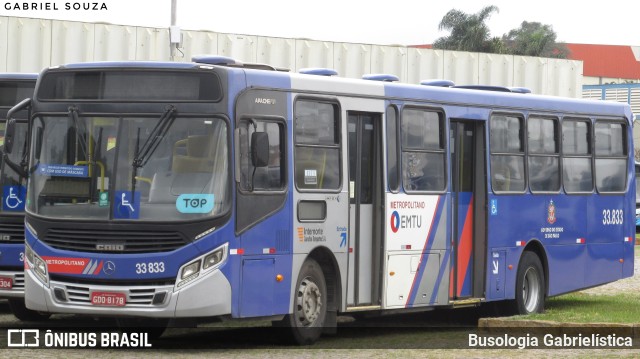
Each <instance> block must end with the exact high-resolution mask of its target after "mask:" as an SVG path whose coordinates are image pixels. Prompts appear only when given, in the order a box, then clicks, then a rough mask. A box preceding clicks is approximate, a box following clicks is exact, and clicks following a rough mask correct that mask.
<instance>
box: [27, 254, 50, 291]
mask: <svg viewBox="0 0 640 359" xmlns="http://www.w3.org/2000/svg"><path fill="white" fill-rule="evenodd" d="M24 256H25V259H26V260H27V261H28V262H29V266H30V267H31V268H32V270H33V273H35V274H36V277H38V279H40V280H41V281H42V282H43V283H44V284H47V283H48V282H49V279H48V278H47V263H46V262H45V261H44V260H43V259H42V258H40V257H39V256H38V255H37V254H36V253H35V252H34V251H33V249H31V247H29V246H28V245H25V250H24Z"/></svg>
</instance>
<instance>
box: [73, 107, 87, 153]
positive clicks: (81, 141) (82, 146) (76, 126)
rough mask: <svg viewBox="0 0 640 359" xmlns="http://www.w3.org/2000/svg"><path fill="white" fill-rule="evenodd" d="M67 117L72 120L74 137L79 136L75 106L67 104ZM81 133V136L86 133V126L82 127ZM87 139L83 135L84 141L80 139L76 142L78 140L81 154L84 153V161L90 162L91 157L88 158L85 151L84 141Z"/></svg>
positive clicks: (85, 144) (78, 123)
mask: <svg viewBox="0 0 640 359" xmlns="http://www.w3.org/2000/svg"><path fill="white" fill-rule="evenodd" d="M69 118H70V119H71V121H73V129H75V130H76V137H80V132H81V131H80V121H79V120H78V108H77V107H75V106H69ZM82 134H83V136H86V135H87V130H86V128H84V127H83V129H82ZM86 141H87V139H86V137H84V141H83V140H80V141H78V142H80V149H81V150H82V154H83V155H84V158H85V160H86V161H88V162H91V158H89V155H88V153H87V143H86Z"/></svg>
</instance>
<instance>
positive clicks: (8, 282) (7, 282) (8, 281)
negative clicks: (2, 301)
mask: <svg viewBox="0 0 640 359" xmlns="http://www.w3.org/2000/svg"><path fill="white" fill-rule="evenodd" d="M11 288H13V278H11V277H0V290H3V289H11Z"/></svg>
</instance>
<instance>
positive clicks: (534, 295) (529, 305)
mask: <svg viewBox="0 0 640 359" xmlns="http://www.w3.org/2000/svg"><path fill="white" fill-rule="evenodd" d="M540 290H541V288H540V277H539V276H538V271H536V270H535V269H534V268H527V271H526V272H525V274H524V281H522V299H523V303H524V307H525V309H526V310H527V312H528V313H532V312H534V311H535V310H536V308H537V307H538V299H539V298H540Z"/></svg>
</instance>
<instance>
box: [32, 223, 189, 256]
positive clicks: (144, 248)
mask: <svg viewBox="0 0 640 359" xmlns="http://www.w3.org/2000/svg"><path fill="white" fill-rule="evenodd" d="M43 241H44V242H45V243H47V244H48V245H50V246H51V247H53V248H57V249H64V250H69V251H79V252H96V253H156V252H169V251H173V250H175V249H178V248H180V247H182V246H184V245H185V244H187V240H186V238H184V236H182V234H180V233H179V232H166V231H131V230H123V231H119V230H99V231H98V230H90V229H83V230H80V229H56V228H51V229H49V230H48V231H47V234H46V235H45V236H44V239H43Z"/></svg>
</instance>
